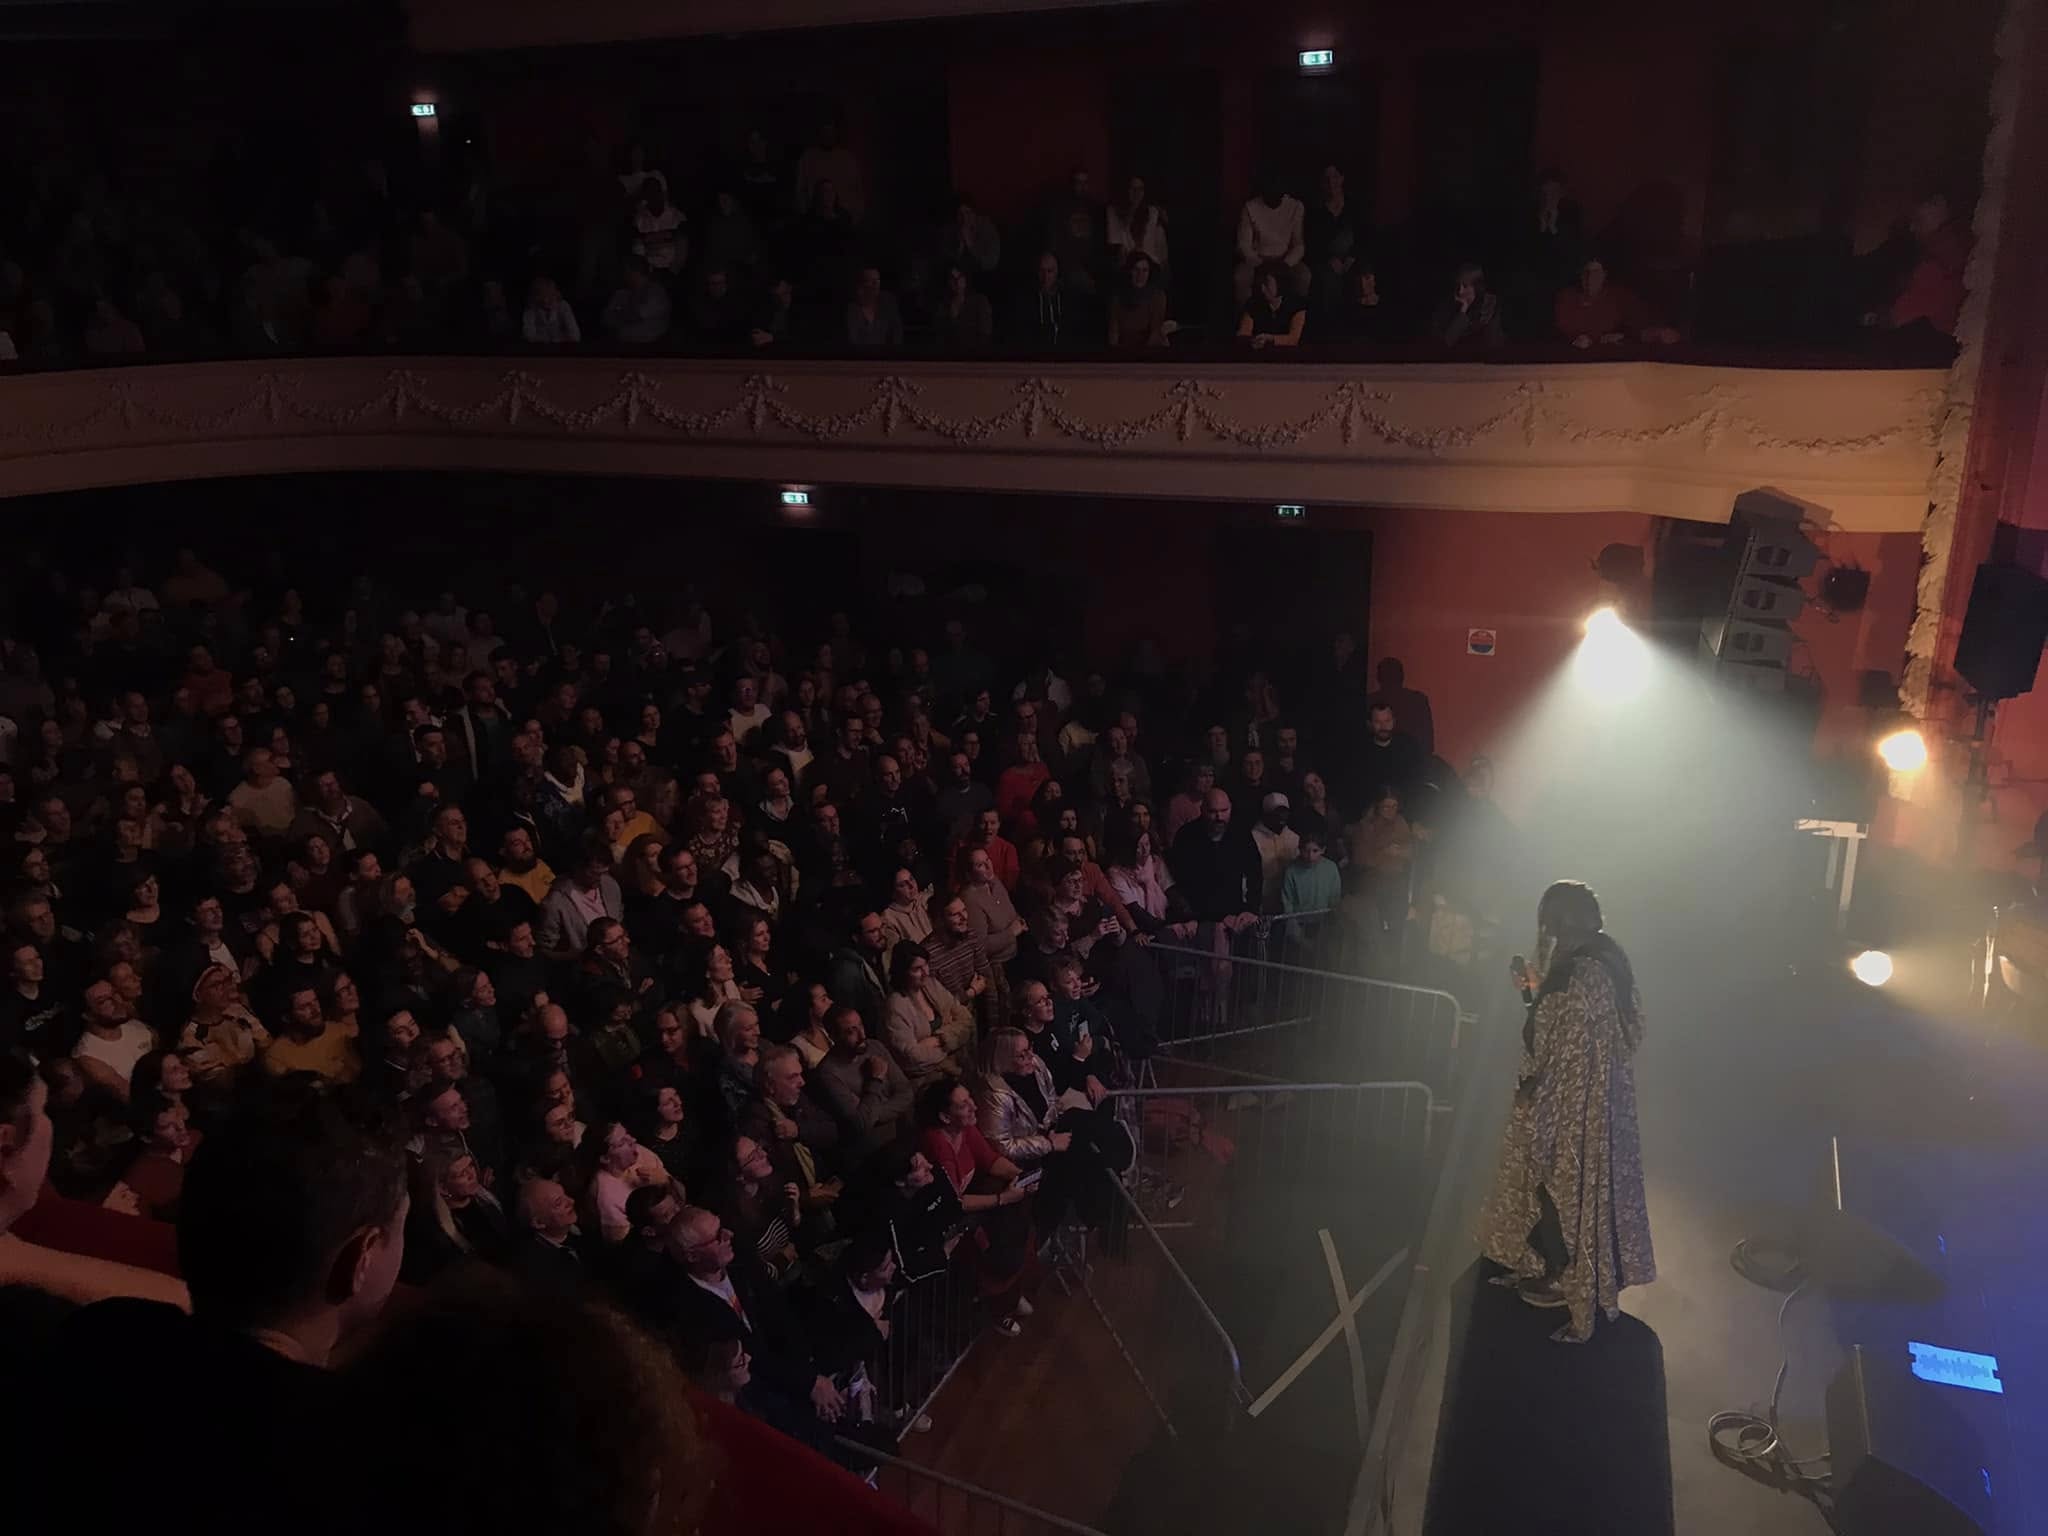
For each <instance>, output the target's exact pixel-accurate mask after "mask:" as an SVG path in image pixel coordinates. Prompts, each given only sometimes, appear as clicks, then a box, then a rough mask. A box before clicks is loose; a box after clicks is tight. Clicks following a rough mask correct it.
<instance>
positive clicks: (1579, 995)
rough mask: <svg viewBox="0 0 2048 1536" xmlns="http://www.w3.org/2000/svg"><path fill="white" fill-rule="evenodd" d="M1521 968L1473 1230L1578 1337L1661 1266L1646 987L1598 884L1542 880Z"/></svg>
mask: <svg viewBox="0 0 2048 1536" xmlns="http://www.w3.org/2000/svg"><path fill="white" fill-rule="evenodd" d="M1517 980H1518V981H1520V982H1521V983H1522V985H1523V986H1524V988H1525V995H1526V989H1527V988H1528V987H1529V986H1532V985H1533V986H1534V987H1535V988H1536V992H1535V1000H1534V1001H1533V1002H1531V1003H1530V1005H1529V1012H1528V1017H1527V1019H1526V1020H1525V1021H1524V1022H1523V1025H1522V1063H1521V1070H1520V1072H1519V1074H1518V1076H1517V1078H1516V1083H1515V1104H1514V1111H1513V1113H1512V1114H1511V1115H1510V1116H1509V1119H1508V1127H1507V1133H1506V1135H1505V1136H1504V1137H1503V1138H1502V1141H1501V1155H1500V1170H1499V1172H1498V1174H1497V1175H1496V1177H1495V1181H1494V1189H1493V1196H1492V1198H1491V1199H1490V1200H1489V1201H1488V1202H1487V1207H1486V1213H1485V1217H1484V1221H1483V1225H1482V1226H1481V1229H1480V1241H1481V1245H1482V1247H1483V1249H1484V1251H1485V1253H1486V1256H1487V1257H1488V1258H1489V1259H1492V1260H1493V1261H1494V1263H1496V1264H1498V1265H1500V1266H1501V1267H1502V1268H1504V1269H1506V1270H1507V1271H1509V1273H1508V1274H1507V1275H1505V1276H1503V1277H1500V1278H1499V1279H1498V1280H1496V1282H1495V1283H1496V1284H1502V1285H1513V1286H1515V1288H1516V1291H1517V1294H1519V1295H1520V1296H1521V1298H1522V1299H1523V1300H1524V1301H1526V1302H1528V1303H1529V1304H1530V1305H1532V1306H1538V1307H1560V1308H1567V1309H1569V1311H1570V1314H1571V1321H1570V1322H1569V1323H1568V1324H1567V1325H1566V1326H1564V1327H1562V1328H1560V1329H1559V1330H1558V1331H1557V1332H1556V1333H1554V1334H1552V1335H1551V1337H1552V1338H1555V1339H1558V1340H1561V1341H1566V1342H1570V1343H1574V1344H1577V1343H1583V1342H1584V1341H1585V1340H1587V1339H1589V1338H1591V1337H1592V1336H1593V1327H1594V1312H1595V1310H1596V1309H1597V1310H1599V1311H1600V1312H1603V1313H1605V1314H1606V1316H1607V1319H1608V1321H1609V1322H1612V1321H1613V1320H1614V1319H1615V1318H1616V1317H1618V1316H1619V1315H1620V1312H1621V1309H1620V1305H1619V1302H1620V1296H1621V1292H1622V1291H1623V1289H1625V1288H1626V1287H1628V1286H1631V1285H1646V1284H1648V1283H1649V1282H1650V1281H1652V1280H1654V1279H1656V1277H1657V1266H1656V1261H1655V1259H1654V1258H1653V1257H1652V1255H1651V1252H1650V1213H1649V1208H1648V1206H1647V1204H1646V1202H1645V1200H1644V1198H1643V1156H1642V1144H1641V1141H1640V1139H1639V1136H1638V1133H1637V1129H1636V1084H1635V1073H1634V1071H1633V1069H1632V1068H1631V1066H1630V1059H1631V1058H1632V1057H1633V1056H1634V1055H1635V1050H1636V1047H1637V1046H1638V1045H1640V1044H1641V1043H1642V1038H1643V1000H1642V995H1641V993H1639V992H1638V991H1637V990H1636V984H1635V974H1634V972H1633V971H1632V970H1631V969H1630V967H1629V963H1628V956H1627V955H1625V954H1623V953H1622V950H1621V946H1620V945H1619V944H1617V943H1615V942H1614V940H1613V939H1611V938H1609V937H1608V936H1607V934H1606V933H1604V932H1603V931H1602V928H1601V919H1600V902H1599V900H1598V898H1596V897H1595V896H1594V894H1593V892H1592V890H1591V889H1590V888H1589V887H1587V886H1584V885H1581V884H1580V883H1579V882H1578V881H1576V880H1560V881H1559V882H1558V883H1557V884H1555V885H1553V886H1552V887H1551V888H1550V889H1549V890H1547V891H1545V892H1544V893H1543V899H1542V901H1540V902H1539V903H1538V904H1537V907H1536V957H1535V964H1534V965H1533V966H1532V967H1530V968H1528V970H1527V972H1526V973H1525V975H1524V976H1522V977H1518V978H1517Z"/></svg>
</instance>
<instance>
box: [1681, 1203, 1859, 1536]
mask: <svg viewBox="0 0 2048 1536" xmlns="http://www.w3.org/2000/svg"><path fill="white" fill-rule="evenodd" d="M1729 1262H1730V1263H1731V1264H1732V1265H1733V1266H1734V1268H1735V1272H1736V1273H1737V1274H1739V1275H1741V1276H1742V1277H1743V1278H1744V1279H1745V1280H1748V1281H1751V1282H1752V1283H1754V1284H1757V1285H1761V1286H1764V1287H1766V1288H1767V1289H1770V1290H1774V1291H1783V1292H1784V1293H1785V1299H1784V1300H1783V1301H1782V1302H1780V1303H1779V1304H1778V1374H1777V1377H1776V1378H1775V1379H1774V1380H1773V1381H1772V1383H1771V1403H1770V1407H1769V1409H1768V1410H1767V1411H1766V1412H1764V1413H1762V1414H1755V1413H1750V1412H1748V1411H1746V1410H1743V1409H1730V1410H1728V1411H1726V1412H1723V1413H1717V1414H1715V1415H1714V1416H1713V1417H1712V1418H1710V1419H1708V1420H1707V1446H1708V1448H1709V1449H1710V1450H1712V1452H1713V1453H1714V1459H1715V1460H1716V1461H1719V1462H1721V1463H1722V1464H1723V1465H1724V1466H1730V1467H1734V1468H1735V1469H1736V1470H1737V1471H1739V1472H1742V1473H1744V1474H1745V1475H1747V1476H1750V1477H1753V1478H1756V1479H1757V1480H1758V1481H1759V1482H1763V1483H1767V1484H1769V1485H1771V1486H1772V1487H1775V1488H1782V1489H1786V1490H1788V1491H1790V1492H1793V1493H1798V1494H1800V1495H1802V1496H1804V1497H1805V1498H1807V1499H1810V1500H1812V1502H1813V1504H1814V1507H1815V1508H1817V1509H1819V1510H1820V1512H1821V1516H1822V1518H1823V1519H1825V1520H1826V1521H1827V1522H1828V1528H1829V1529H1830V1530H1833V1529H1835V1522H1834V1498H1833V1494H1832V1487H1831V1480H1830V1477H1829V1474H1828V1470H1827V1468H1828V1464H1829V1460H1830V1458H1829V1456H1828V1455H1827V1454H1826V1453H1825V1452H1824V1453H1822V1454H1821V1455H1819V1456H1794V1455H1792V1454H1791V1452H1790V1448H1789V1447H1787V1446H1786V1444H1785V1441H1784V1438H1783V1436H1782V1434H1781V1433H1780V1431H1779V1428H1778V1403H1779V1400H1780V1399H1781V1398H1782V1397H1783V1396H1784V1392H1785V1375H1786V1372H1787V1371H1788V1370H1789V1369H1790V1368H1791V1364H1792V1353H1791V1350H1790V1348H1789V1347H1788V1346H1787V1344H1786V1342H1785V1316H1786V1314H1787V1313H1788V1312H1790V1311H1791V1310H1792V1303H1793V1302H1795V1301H1797V1300H1798V1299H1799V1298H1800V1296H1801V1295H1803V1294H1804V1293H1805V1291H1806V1287H1807V1284H1808V1283H1809V1279H1810V1277H1809V1276H1808V1275H1807V1273H1806V1270H1805V1266H1804V1265H1803V1264H1802V1263H1801V1261H1800V1259H1799V1256H1798V1255H1797V1254H1796V1253H1794V1252H1793V1251H1792V1250H1790V1249H1788V1248H1783V1247H1777V1246H1773V1245H1771V1244H1768V1243H1765V1242H1763V1241H1761V1240H1756V1239H1750V1238H1744V1239H1743V1240H1742V1241H1741V1242H1739V1243H1737V1244H1736V1245H1735V1251H1734V1253H1733V1254H1731V1255H1730V1257H1729Z"/></svg>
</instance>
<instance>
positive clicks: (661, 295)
mask: <svg viewBox="0 0 2048 1536" xmlns="http://www.w3.org/2000/svg"><path fill="white" fill-rule="evenodd" d="M668 327H669V299H668V290H667V289H666V288H664V287H662V285H661V284H660V283H658V282H656V281H655V280H654V278H653V276H652V275H651V274H650V272H649V270H648V267H647V263H646V262H645V261H642V260H641V259H640V258H639V257H638V256H635V257H633V258H632V259H631V260H629V261H628V262H627V263H626V267H625V271H624V273H623V274H622V276H621V278H620V282H619V286H618V288H617V289H616V290H615V291H614V292H613V294H612V296H611V298H610V299H609V300H608V301H606V303H605V306H604V329H605V334H606V335H608V336H610V337H611V338H612V340H614V341H619V342H624V343H626V344H627V345H629V346H647V345H650V344H651V343H653V342H657V341H659V340H661V338H662V337H664V336H666V335H667V334H668Z"/></svg>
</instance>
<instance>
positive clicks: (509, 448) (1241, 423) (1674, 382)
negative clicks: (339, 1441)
mask: <svg viewBox="0 0 2048 1536" xmlns="http://www.w3.org/2000/svg"><path fill="white" fill-rule="evenodd" d="M1212 355H1213V354H1212ZM1431 355H1432V356H1435V357H1437V358H1441V357H1442V355H1443V354H1441V353H1435V354H1431ZM1550 356H1551V355H1550V354H1539V355H1537V356H1536V357H1534V358H1531V357H1528V356H1512V357H1509V356H1496V357H1494V358H1492V359H1489V360H1486V361H1470V362H1468V361H1462V360H1461V361H1455V362H1448V361H1422V360H1415V358H1414V356H1413V355H1412V354H1407V353H1401V354H1388V353H1378V354H1373V355H1369V356H1356V357H1347V356H1346V355H1344V354H1342V353H1327V352H1319V351H1313V350H1308V351H1303V352H1300V353H1297V354H1295V355H1293V356H1285V357H1283V356H1281V355H1276V354H1271V353H1266V354H1259V355H1257V356H1256V357H1253V356H1252V355H1249V354H1241V353H1239V354H1227V360H1223V358H1222V356H1218V360H1213V361H1212V360H1210V359H1209V358H1208V357H1202V356H1197V355H1190V354H1185V353H1182V352H1179V351H1167V352H1161V353H1157V354H1119V355H1114V356H1106V357H1097V358H1092V359H1089V360H1086V361H1078V362H1077V361H1073V360H1071V359H1069V358H1068V357H1066V356H1060V357H1050V358H1048V357H1029V356H985V357H977V358H920V357H912V356H890V357H880V356H864V357H858V358H852V357H847V358H794V357H785V356H780V355H773V356H770V355H761V356H753V357H677V356H667V355H663V356H653V355H646V356H610V357H601V356H593V355H588V354H585V353H576V354H546V353H531V354H520V355H512V356H504V355H491V356H462V355H445V354H442V355H434V356H401V357H391V356H379V357H362V356H341V357H308V358H270V359H258V360H241V361H223V362H198V363H164V362H154V363H148V364H136V365H129V366H124V367H108V368H96V369H81V370H71V371H59V372H45V373H20V372H16V373H7V374H5V375H0V494H7V495H19V494H25V493H30V492H37V491H49V490H63V489H71V488H78V487H85V486H93V485H105V484H119V483H133V482H146V481H154V480H164V479H182V478H190V477H196V476H210V475H231V474H255V473H273V472H280V471H285V472H288V471H304V470H325V469H344V468H346V469H370V468H381V469H404V468H435V469H461V468H490V469H511V470H524V469H532V470H550V471H569V472H590V473H613V474H617V473H626V474H667V475H680V476H711V477H733V478H741V479H762V480H769V481H778V482H785V483H788V482H795V483H799V484H801V483H806V482H824V483H831V482H857V483H865V484H877V485H913V486H941V487H959V488H972V489H991V490H1011V489H1015V490H1041V491H1076V492H1093V493H1098V494H1105V495H1118V494H1125V495H1146V496H1170V497H1190V498H1203V499H1231V500H1250V501H1255V502H1275V501H1299V502H1323V503H1351V504H1366V505H1375V506H1393V507H1424V508H1459V509H1468V510H1478V511H1491V510H1499V511H1535V512H1581V511H1613V510H1637V511H1642V512H1646V513H1658V514H1663V515H1668V516H1677V517H1690V518H1698V519H1704V520H1710V521H1718V520H1723V519H1725V518H1726V517H1727V515H1728V509H1729V507H1730V505H1731V503H1732V502H1733V500H1734V498H1735V496H1736V495H1737V494H1739V493H1740V492H1742V491H1744V490H1749V489H1752V488H1755V487H1760V486H1769V487H1773V488H1775V489H1777V490H1778V491H1780V492H1782V493H1785V494H1788V495H1791V496H1794V497H1798V498H1800V499H1802V500H1806V501H1809V502H1811V503H1813V504H1815V506H1816V507H1817V508H1819V509H1821V513H1822V514H1824V515H1825V516H1827V517H1828V518H1830V519H1831V520H1832V522H1833V524H1834V525H1835V526H1837V527H1840V528H1846V529H1856V530H1866V531H1901V530H1907V529H1913V528H1917V527H1918V526H1919V522H1920V519H1921V516H1922V514H1923V513H1924V511H1925V507H1926V499H1927V485H1928V479H1929V476H1930V474H1931V472H1932V470H1933V465H1934V433H1935V427H1936V424H1937V420H1938V417H1939V412H1940V408H1941V399H1942V387H1943V384H1944V381H1945V378H1946V374H1945V372H1944V370H1942V369H1940V368H1938V367H1927V368H1913V367H1889V368H1871V367H1866V366H1843V365H1840V364H1839V363H1836V364H1827V363H1821V364H1818V365H1816V364H1813V363H1811V362H1805V361H1802V360H1799V359H1788V360H1786V366H1777V367H1763V366H1755V365H1754V362H1755V360H1754V359H1753V358H1752V359H1750V360H1749V361H1748V362H1746V363H1745V364H1744V365H1740V366H1738V365H1736V364H1734V363H1732V362H1730V361H1727V360H1725V359H1720V360H1716V359H1713V358H1711V357H1709V356H1707V355H1704V354H1702V355H1700V356H1699V360H1696V361H1678V360H1675V358H1674V357H1673V355H1672V354H1662V355H1659V356H1658V357H1655V358H1649V357H1644V358H1630V357H1620V356H1604V357H1599V358H1588V359H1584V360H1580V361H1571V362H1565V361H1554V360H1550Z"/></svg>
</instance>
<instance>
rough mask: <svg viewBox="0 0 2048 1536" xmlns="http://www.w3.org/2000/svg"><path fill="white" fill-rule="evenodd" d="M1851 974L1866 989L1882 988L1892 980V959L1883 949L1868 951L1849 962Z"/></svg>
mask: <svg viewBox="0 0 2048 1536" xmlns="http://www.w3.org/2000/svg"><path fill="white" fill-rule="evenodd" d="M1849 974H1850V975H1851V976H1854V977H1855V978H1856V979H1857V980H1858V981H1860V982H1862V983H1863V985H1865V986H1866V987H1881V986H1883V985H1884V984H1885V983H1886V982H1888V981H1890V980H1891V979H1892V957H1891V956H1890V955H1888V954H1886V953H1885V952H1884V951H1883V950H1881V949H1866V950H1864V951H1863V953H1861V954H1860V955H1858V956H1857V957H1856V958H1855V959H1853V960H1851V961H1850V962H1849Z"/></svg>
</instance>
